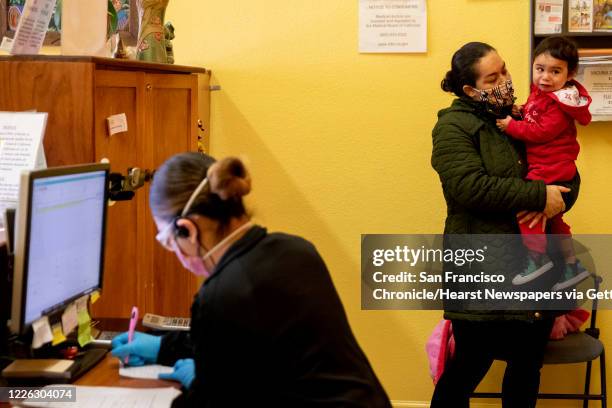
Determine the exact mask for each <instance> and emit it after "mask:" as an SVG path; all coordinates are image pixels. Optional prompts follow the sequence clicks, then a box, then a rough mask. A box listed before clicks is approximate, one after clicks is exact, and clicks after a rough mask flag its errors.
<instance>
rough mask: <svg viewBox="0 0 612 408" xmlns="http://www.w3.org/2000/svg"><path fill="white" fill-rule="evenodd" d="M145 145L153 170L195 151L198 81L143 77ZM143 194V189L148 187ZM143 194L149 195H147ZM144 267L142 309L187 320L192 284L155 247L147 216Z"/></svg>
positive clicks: (189, 277)
mask: <svg viewBox="0 0 612 408" xmlns="http://www.w3.org/2000/svg"><path fill="white" fill-rule="evenodd" d="M145 83H146V84H145V89H146V91H145V94H146V95H145V98H146V106H147V114H146V123H145V129H146V134H147V135H149V136H148V137H147V138H146V140H145V149H144V151H145V157H146V162H147V166H150V168H157V167H159V165H161V164H162V163H163V162H164V161H165V160H166V159H167V158H169V157H170V156H172V155H174V154H176V153H180V152H186V151H195V150H196V149H197V119H198V94H197V89H198V88H197V86H198V80H197V76H196V75H193V74H147V75H146V77H145ZM147 193H148V187H147ZM147 195H148V194H147ZM143 225H144V231H143V233H144V234H145V235H148V236H149V237H150V239H147V240H145V241H144V243H145V251H146V253H150V254H153V256H152V257H148V258H147V259H146V260H145V262H150V265H148V266H147V268H148V269H149V270H151V271H152V273H153V275H152V280H151V282H152V290H149V291H147V296H149V298H147V305H152V308H149V310H151V311H152V312H153V313H157V314H162V315H167V316H189V315H190V307H191V303H192V301H193V295H194V294H195V293H196V292H197V290H198V287H199V283H198V281H197V279H196V278H195V277H194V276H193V275H192V274H191V273H190V272H189V271H187V270H185V269H184V268H183V267H182V266H181V264H180V262H178V260H177V259H176V257H175V255H174V254H173V253H171V252H168V251H166V250H165V249H163V248H162V247H161V246H160V245H158V244H157V243H156V242H155V240H154V236H155V234H156V232H157V230H156V228H155V224H154V222H153V220H152V218H151V216H150V215H149V210H148V208H147V216H146V217H145V220H144V223H143Z"/></svg>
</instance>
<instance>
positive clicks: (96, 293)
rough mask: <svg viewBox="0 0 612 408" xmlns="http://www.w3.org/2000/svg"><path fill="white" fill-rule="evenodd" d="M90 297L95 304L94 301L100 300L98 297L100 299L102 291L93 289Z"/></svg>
mask: <svg viewBox="0 0 612 408" xmlns="http://www.w3.org/2000/svg"><path fill="white" fill-rule="evenodd" d="M89 299H90V300H91V304H92V305H93V304H94V303H96V302H97V301H98V299H100V292H99V291H97V290H96V291H93V292H92V293H91V295H90V298H89Z"/></svg>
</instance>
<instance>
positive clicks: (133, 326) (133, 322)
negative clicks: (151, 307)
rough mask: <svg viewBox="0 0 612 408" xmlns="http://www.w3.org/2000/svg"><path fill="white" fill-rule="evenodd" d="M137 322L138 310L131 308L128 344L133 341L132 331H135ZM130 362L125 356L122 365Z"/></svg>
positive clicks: (128, 357)
mask: <svg viewBox="0 0 612 408" xmlns="http://www.w3.org/2000/svg"><path fill="white" fill-rule="evenodd" d="M137 322H138V308H137V307H136V306H134V307H132V316H131V317H130V328H129V330H128V343H131V342H132V340H134V330H136V323H137ZM129 360H130V356H126V357H125V360H124V363H125V364H127V363H128V361H129Z"/></svg>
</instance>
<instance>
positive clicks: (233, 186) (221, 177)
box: [207, 157, 251, 200]
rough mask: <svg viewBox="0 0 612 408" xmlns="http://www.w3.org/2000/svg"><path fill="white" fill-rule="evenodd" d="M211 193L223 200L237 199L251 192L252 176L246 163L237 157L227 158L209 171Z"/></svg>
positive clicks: (216, 163)
mask: <svg viewBox="0 0 612 408" xmlns="http://www.w3.org/2000/svg"><path fill="white" fill-rule="evenodd" d="M207 174H208V181H209V183H210V191H211V192H213V193H215V194H217V195H218V196H219V197H221V199H222V200H229V199H232V198H233V199H237V198H240V197H242V196H245V195H247V194H248V193H249V192H250V191H251V176H250V175H249V172H248V171H247V169H246V167H245V166H244V163H242V161H241V160H240V159H238V158H236V157H226V158H225V159H222V160H219V161H217V162H215V163H214V164H213V165H212V166H210V168H209V169H208V173H207Z"/></svg>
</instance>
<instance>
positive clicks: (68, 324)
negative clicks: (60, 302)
mask: <svg viewBox="0 0 612 408" xmlns="http://www.w3.org/2000/svg"><path fill="white" fill-rule="evenodd" d="M78 324H79V321H78V318H77V308H76V305H75V304H74V303H71V304H70V306H68V307H67V308H66V310H65V311H64V314H63V315H62V327H63V329H64V333H65V334H70V333H71V332H72V331H73V330H74V329H75V327H77V325H78Z"/></svg>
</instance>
